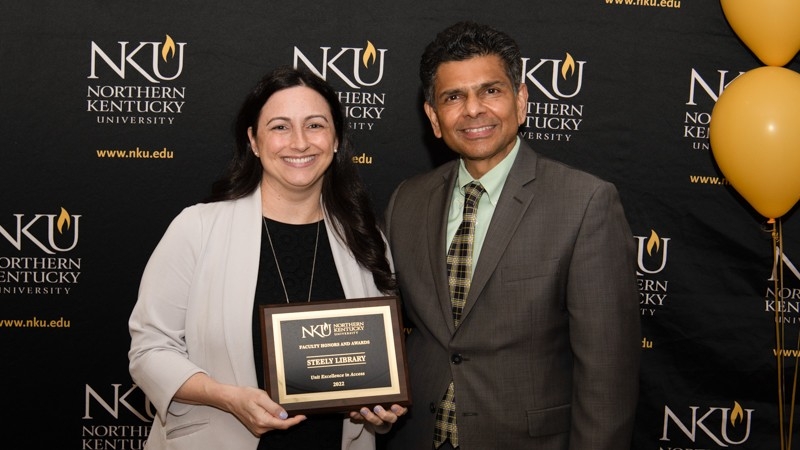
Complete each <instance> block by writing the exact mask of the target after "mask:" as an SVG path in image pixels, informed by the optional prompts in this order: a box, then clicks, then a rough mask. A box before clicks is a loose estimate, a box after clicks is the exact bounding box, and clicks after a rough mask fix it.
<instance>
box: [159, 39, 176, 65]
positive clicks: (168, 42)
mask: <svg viewBox="0 0 800 450" xmlns="http://www.w3.org/2000/svg"><path fill="white" fill-rule="evenodd" d="M167 56H169V57H170V58H171V57H174V56H175V41H173V40H172V38H171V37H170V36H169V35H167V37H166V39H164V48H162V49H161V58H163V59H164V62H166V61H167Z"/></svg>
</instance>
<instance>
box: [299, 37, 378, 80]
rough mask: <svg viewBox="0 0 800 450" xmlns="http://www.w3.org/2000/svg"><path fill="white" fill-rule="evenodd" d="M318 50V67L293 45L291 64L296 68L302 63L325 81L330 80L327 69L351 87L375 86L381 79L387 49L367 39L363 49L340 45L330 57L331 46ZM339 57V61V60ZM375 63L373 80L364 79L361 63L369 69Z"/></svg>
mask: <svg viewBox="0 0 800 450" xmlns="http://www.w3.org/2000/svg"><path fill="white" fill-rule="evenodd" d="M320 50H322V61H320V63H321V64H320V67H319V68H317V67H316V66H314V63H312V62H311V59H310V58H308V57H307V56H306V55H305V54H304V53H303V52H302V51H301V50H300V49H299V48H297V47H294V60H293V61H292V65H293V66H294V67H295V68H297V67H299V64H300V63H302V64H303V65H304V66H306V68H308V70H310V71H312V72H313V73H314V74H316V75H317V76H319V77H320V78H322V79H324V80H327V81H330V80H328V70H330V71H331V72H332V73H334V74H335V75H336V76H338V77H339V78H340V79H341V80H342V81H344V82H345V83H346V84H347V85H348V86H349V87H351V88H352V89H361V88H362V87H371V86H375V85H377V84H378V83H380V82H381V80H382V79H383V63H384V59H385V55H386V52H387V51H388V50H387V49H385V48H381V49H376V48H375V46H374V45H372V42H370V41H367V46H366V47H365V48H363V49H361V48H355V47H342V48H341V49H340V50H339V52H338V53H336V55H334V56H333V57H330V52H329V51H330V50H331V47H320ZM362 51H363V52H364V54H363V55H362V54H361V52H362ZM340 59H341V61H339V60H340ZM351 63H352V65H351ZM375 64H377V65H378V74H377V76H376V78H375V81H372V82H369V81H364V75H362V73H361V70H362V69H361V66H362V65H363V66H364V69H370V67H371V66H374V65H375ZM367 72H374V70H368V71H367Z"/></svg>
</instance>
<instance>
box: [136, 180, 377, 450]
mask: <svg viewBox="0 0 800 450" xmlns="http://www.w3.org/2000/svg"><path fill="white" fill-rule="evenodd" d="M261 217H262V212H261V190H260V189H256V190H255V191H254V192H253V193H252V194H250V195H248V196H247V197H245V198H242V199H239V200H234V201H223V202H215V203H207V204H197V205H194V206H190V207H188V208H185V209H184V210H183V211H182V212H181V213H180V214H179V215H178V216H177V217H176V218H175V219H174V220H173V221H172V223H171V224H170V226H169V228H168V229H167V231H166V233H165V234H164V236H163V237H162V239H161V241H160V242H159V244H158V246H157V247H156V248H155V250H154V251H153V254H152V255H151V257H150V260H149V261H148V263H147V266H146V267H145V270H144V275H143V276H142V281H141V284H140V286H139V296H138V299H137V301H136V305H135V306H134V308H133V312H132V313H131V317H130V320H129V324H128V325H129V330H130V334H131V348H130V351H129V353H128V358H129V360H130V365H129V370H130V374H131V377H132V378H133V381H134V382H135V383H136V384H137V385H138V386H139V387H140V388H141V389H142V391H144V393H145V394H146V395H147V398H148V399H149V400H150V401H151V402H152V403H153V405H154V406H155V408H156V412H157V416H156V417H155V418H154V420H153V427H152V429H151V431H150V436H149V439H148V442H147V446H146V448H148V449H159V450H161V449H170V450H183V449H186V450H220V449H225V448H230V449H255V448H256V447H257V446H258V438H257V437H255V436H254V435H253V434H252V433H250V431H249V430H248V429H247V428H246V427H245V426H244V425H243V424H242V423H241V422H239V420H238V419H237V418H236V417H235V416H234V415H233V414H230V413H227V412H224V411H221V410H219V409H216V408H213V407H209V406H198V405H188V404H185V403H179V402H174V401H172V397H173V396H174V395H175V392H177V390H178V388H179V387H180V386H181V385H182V384H183V383H184V382H185V381H186V380H187V379H188V378H189V377H191V376H192V375H194V374H196V373H199V372H202V373H206V374H208V375H209V376H211V377H212V378H214V379H215V380H217V381H219V382H221V383H226V384H232V385H238V386H253V387H257V386H258V383H257V381H256V369H255V361H254V357H253V333H252V314H253V301H254V297H255V289H256V280H257V276H258V266H259V257H260V249H261V244H260V243H261ZM325 225H326V228H327V232H328V240H329V241H330V243H331V249H332V251H333V259H334V262H335V264H336V269H337V270H338V272H339V279H340V280H341V282H342V287H343V288H344V293H345V295H346V297H347V298H363V297H375V296H381V295H384V294H382V293H381V292H380V291H379V290H378V288H377V287H376V286H375V284H374V282H373V279H372V273H371V272H369V271H368V270H366V269H365V268H363V267H362V266H360V265H358V263H357V262H356V260H355V259H354V257H353V255H352V254H351V253H350V251H349V250H348V248H347V247H346V245H345V244H344V243H343V242H342V241H341V240H340V239H339V238H338V236H336V234H335V233H334V232H333V229H334V226H336V225H335V224H333V223H332V219H331V218H330V217H328V216H327V213H326V216H325ZM387 248H388V246H387ZM387 257H389V261H390V262H391V257H390V255H389V254H388V253H387ZM374 448H375V435H374V431H373V430H372V427H371V426H366V427H365V426H364V425H362V424H355V423H352V422H351V421H350V420H349V419H348V418H344V420H343V437H342V449H343V450H361V449H365V450H367V449H374Z"/></svg>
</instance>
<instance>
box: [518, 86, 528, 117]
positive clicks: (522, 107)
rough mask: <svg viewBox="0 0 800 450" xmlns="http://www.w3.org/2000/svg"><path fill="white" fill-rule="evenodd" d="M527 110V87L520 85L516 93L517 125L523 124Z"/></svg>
mask: <svg viewBox="0 0 800 450" xmlns="http://www.w3.org/2000/svg"><path fill="white" fill-rule="evenodd" d="M527 109H528V85H526V84H525V83H521V84H520V85H519V90H518V91H517V125H522V124H523V123H525V118H526V117H525V116H526V114H525V113H526V111H527Z"/></svg>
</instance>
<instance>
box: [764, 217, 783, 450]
mask: <svg viewBox="0 0 800 450" xmlns="http://www.w3.org/2000/svg"><path fill="white" fill-rule="evenodd" d="M768 223H771V224H772V249H773V250H772V251H773V261H775V271H774V273H773V275H774V278H775V286H774V289H775V347H776V349H775V359H776V365H777V374H778V427H779V430H780V442H781V450H787V447H786V435H785V434H784V430H783V421H784V415H783V412H784V403H785V400H786V399H785V398H784V393H783V386H784V374H783V342H784V341H783V303H782V302H781V297H782V295H783V294H782V292H781V289H782V283H783V269H782V266H783V264H782V261H781V249H780V246H781V241H782V239H781V236H780V230H779V229H778V228H777V224H776V223H775V220H774V219H770V220H769V221H768Z"/></svg>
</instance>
